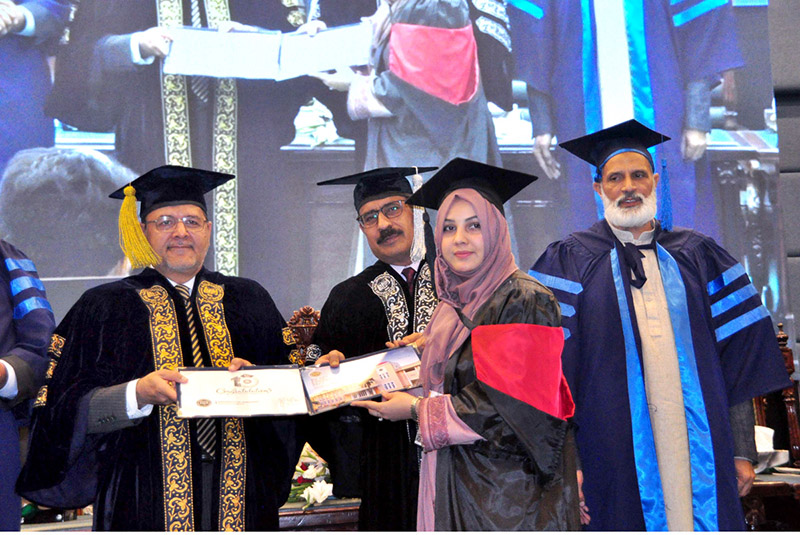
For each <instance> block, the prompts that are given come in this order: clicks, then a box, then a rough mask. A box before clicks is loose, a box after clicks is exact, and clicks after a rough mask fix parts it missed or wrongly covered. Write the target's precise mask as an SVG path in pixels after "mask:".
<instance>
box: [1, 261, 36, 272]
mask: <svg viewBox="0 0 800 535" xmlns="http://www.w3.org/2000/svg"><path fill="white" fill-rule="evenodd" d="M6 269H7V270H8V271H14V270H15V269H21V270H23V271H30V272H33V271H36V266H35V265H34V263H33V261H31V260H28V259H27V258H6Z"/></svg>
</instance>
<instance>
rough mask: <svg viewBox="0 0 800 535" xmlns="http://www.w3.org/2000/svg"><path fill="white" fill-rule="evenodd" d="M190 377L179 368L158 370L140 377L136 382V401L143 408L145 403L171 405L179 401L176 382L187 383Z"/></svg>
mask: <svg viewBox="0 0 800 535" xmlns="http://www.w3.org/2000/svg"><path fill="white" fill-rule="evenodd" d="M187 381H188V379H186V377H184V376H183V375H181V374H180V372H178V370H156V371H154V372H152V373H149V374H147V375H145V376H144V377H142V378H141V379H139V382H137V383H136V401H137V402H138V404H139V408H140V409H141V408H142V407H144V406H145V405H169V404H170V403H175V402H176V401H178V394H177V392H176V391H175V383H185V382H187Z"/></svg>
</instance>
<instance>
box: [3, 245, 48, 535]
mask: <svg viewBox="0 0 800 535" xmlns="http://www.w3.org/2000/svg"><path fill="white" fill-rule="evenodd" d="M0 260H2V264H0V280H1V281H2V284H1V285H0V287H2V296H3V297H2V300H0V303H2V306H0V451H2V452H3V455H2V456H0V530H2V531H19V525H20V522H19V518H20V517H19V515H20V507H21V502H20V497H19V495H18V494H17V493H16V492H14V483H15V482H16V480H17V476H18V475H19V471H20V451H19V446H20V444H19V426H20V425H21V422H24V421H25V420H27V418H28V415H29V412H30V404H29V403H26V402H27V401H29V400H30V399H31V398H33V397H34V396H35V395H36V392H37V391H38V390H39V387H40V386H41V384H42V383H43V382H44V376H45V371H46V370H47V362H48V359H47V345H48V343H49V342H50V335H51V334H53V328H54V327H55V320H54V318H53V309H52V308H51V306H50V303H49V302H48V301H47V295H45V291H44V286H43V285H42V282H41V281H40V280H39V274H38V272H37V271H36V266H35V265H34V264H33V261H31V260H30V259H29V258H28V257H27V256H25V254H24V253H23V252H22V251H20V250H19V249H17V248H16V247H14V246H13V245H11V244H10V243H8V242H7V241H5V240H0Z"/></svg>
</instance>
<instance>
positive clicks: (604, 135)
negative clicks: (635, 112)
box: [559, 119, 670, 182]
mask: <svg viewBox="0 0 800 535" xmlns="http://www.w3.org/2000/svg"><path fill="white" fill-rule="evenodd" d="M669 139H670V138H669V136H665V135H664V134H662V133H660V132H656V131H655V130H651V129H650V128H648V127H646V126H645V125H643V124H642V123H640V122H639V121H637V120H636V119H630V120H628V121H625V122H624V123H619V124H616V125H614V126H610V127H608V128H604V129H603V130H599V131H597V132H594V133H592V134H587V135H585V136H582V137H578V138H575V139H570V140H569V141H564V142H563V143H559V146H560V147H561V148H563V149H564V150H566V151H569V152H571V153H572V154H574V155H575V156H577V157H578V158H580V159H581V160H584V161H586V162H589V163H590V164H592V165H594V166H595V167H596V168H597V174H596V175H595V181H596V182H599V181H600V179H601V178H602V175H601V173H602V171H603V166H604V165H605V163H606V162H607V161H608V160H609V158H611V157H612V156H616V155H617V154H619V153H620V152H637V153H639V154H641V155H642V156H644V157H645V158H647V161H649V162H650V167H651V168H652V169H653V171H655V165H653V157H652V156H651V155H650V153H649V152H648V151H647V149H648V148H649V147H653V146H655V145H658V144H660V143H663V142H665V141H668V140H669Z"/></svg>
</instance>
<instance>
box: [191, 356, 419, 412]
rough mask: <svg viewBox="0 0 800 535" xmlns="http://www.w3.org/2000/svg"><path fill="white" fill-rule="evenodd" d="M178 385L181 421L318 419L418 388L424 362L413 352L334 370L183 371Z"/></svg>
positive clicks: (360, 361) (364, 359) (350, 361)
mask: <svg viewBox="0 0 800 535" xmlns="http://www.w3.org/2000/svg"><path fill="white" fill-rule="evenodd" d="M181 373H182V374H183V375H184V376H185V377H186V378H187V379H188V381H187V382H186V383H179V384H177V385H176V386H177V390H178V415H179V416H181V417H183V418H208V417H216V416H239V417H242V416H263V415H273V416H277V415H292V414H317V413H320V412H324V411H328V410H332V409H335V408H337V407H341V406H344V405H347V404H349V403H351V402H352V401H356V400H362V399H369V398H374V397H378V396H380V395H381V394H383V393H384V392H392V391H395V390H405V389H408V388H413V387H416V386H419V381H420V375H419V373H420V360H419V355H418V354H417V352H416V350H415V349H414V348H413V347H412V346H404V347H400V348H397V349H391V350H388V351H379V352H377V353H370V354H369V355H363V356H361V357H354V358H351V359H347V360H345V361H342V363H341V364H340V365H339V367H338V368H331V367H330V366H325V365H323V366H320V367H306V368H298V367H296V366H252V367H247V368H242V369H240V370H237V371H233V372H231V371H228V370H224V369H219V368H182V369H181Z"/></svg>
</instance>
